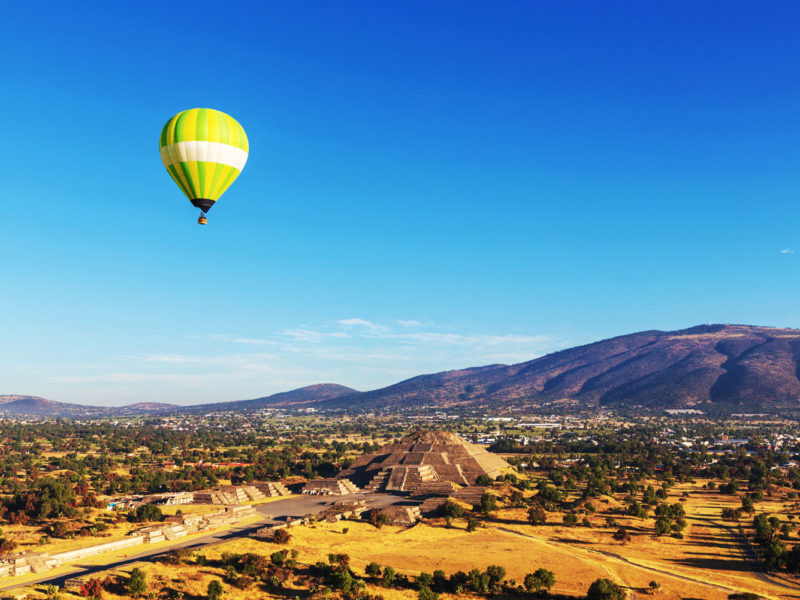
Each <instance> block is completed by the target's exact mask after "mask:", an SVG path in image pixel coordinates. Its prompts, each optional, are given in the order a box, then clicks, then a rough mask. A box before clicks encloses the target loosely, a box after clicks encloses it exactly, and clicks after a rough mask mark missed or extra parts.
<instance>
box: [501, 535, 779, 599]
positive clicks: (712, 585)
mask: <svg viewBox="0 0 800 600" xmlns="http://www.w3.org/2000/svg"><path fill="white" fill-rule="evenodd" d="M497 530H498V531H502V532H503V533H510V534H512V535H518V536H521V537H525V538H530V539H532V540H537V541H539V542H545V543H547V544H554V545H557V546H560V547H566V548H569V549H570V550H571V551H572V553H573V554H572V556H573V557H574V558H578V559H580V558H581V557H580V556H578V553H580V552H585V553H587V554H599V555H601V556H604V557H606V558H610V559H612V560H615V561H618V562H621V563H623V564H625V565H627V566H631V567H636V568H637V569H642V570H644V571H647V572H649V573H658V574H659V575H666V576H667V577H672V578H674V579H680V580H681V581H687V582H689V583H694V584H697V585H702V586H705V587H710V588H714V589H717V590H722V591H724V592H741V591H742V590H741V589H740V588H734V587H728V586H725V585H721V584H718V583H710V582H708V581H703V580H702V579H695V578H694V577H689V576H688V575H679V574H677V573H674V572H672V571H666V570H663V569H657V568H656V567H648V566H646V565H640V564H638V563H635V562H632V561H630V560H628V559H627V558H625V557H624V556H620V555H619V554H616V553H614V552H608V551H606V550H596V549H593V548H580V549H579V548H575V547H574V546H572V545H571V544H566V543H563V542H556V541H553V540H550V539H547V538H544V537H539V536H535V535H529V534H527V533H522V532H520V531H515V530H513V529H506V528H505V527H498V528H497ZM769 583H772V582H771V581H770V582H769Z"/></svg>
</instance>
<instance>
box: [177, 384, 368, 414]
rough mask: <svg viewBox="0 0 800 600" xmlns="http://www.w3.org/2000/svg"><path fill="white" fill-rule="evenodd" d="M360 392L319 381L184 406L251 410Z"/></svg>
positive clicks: (317, 401) (316, 401)
mask: <svg viewBox="0 0 800 600" xmlns="http://www.w3.org/2000/svg"><path fill="white" fill-rule="evenodd" d="M358 393H359V392H358V391H356V390H354V389H353V388H349V387H346V386H343V385H338V384H336V383H317V384H315V385H307V386H306V387H302V388H298V389H296V390H291V391H289V392H279V393H277V394H272V395H271V396H263V397H261V398H253V399H252V400H233V401H231V402H215V403H213V404H198V405H195V406H188V407H183V408H184V409H185V410H193V411H196V410H203V411H209V410H242V409H245V410H249V409H257V408H265V407H287V406H293V407H299V406H304V405H306V404H318V403H320V402H324V401H326V400H332V399H335V398H338V397H340V396H352V395H354V394H358Z"/></svg>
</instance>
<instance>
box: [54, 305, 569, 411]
mask: <svg viewBox="0 0 800 600" xmlns="http://www.w3.org/2000/svg"><path fill="white" fill-rule="evenodd" d="M187 339H188V340H197V342H196V343H192V342H191V341H190V342H189V351H188V352H186V351H173V349H172V348H164V349H159V350H160V351H156V352H150V353H142V354H137V355H127V356H121V357H119V358H117V359H112V360H109V361H108V363H107V364H106V367H107V368H106V369H105V370H103V371H101V369H102V367H101V366H100V365H94V366H93V367H92V368H86V369H83V368H80V369H78V368H75V369H62V368H58V369H57V371H56V372H55V373H54V372H52V371H51V372H50V373H49V374H48V375H50V377H48V378H47V381H48V382H49V383H52V384H54V385H59V386H66V387H65V388H64V389H67V390H72V389H75V390H79V389H80V390H83V389H85V390H87V391H92V393H94V394H95V396H96V397H98V398H99V397H101V396H103V394H105V395H106V396H107V397H113V398H115V399H117V400H119V399H121V398H127V399H129V400H131V399H137V398H138V399H148V398H149V399H154V396H155V394H161V395H160V396H158V397H157V399H159V400H163V401H176V400H178V401H181V400H180V399H183V401H184V402H186V401H189V402H196V401H200V400H202V401H205V402H210V401H216V400H231V399H237V398H248V397H257V396H261V395H265V394H270V393H274V392H278V391H285V390H288V389H292V388H296V387H301V386H303V385H308V384H311V383H319V382H321V381H330V382H337V383H342V384H346V385H350V386H352V387H355V388H357V389H362V390H366V389H376V388H380V387H383V386H385V385H390V384H392V383H395V382H397V381H400V380H402V379H405V378H407V377H412V376H415V375H419V374H422V373H432V372H437V371H445V370H451V369H459V368H466V367H472V366H479V365H484V364H490V363H506V364H509V363H517V362H523V361H526V360H530V359H533V358H537V357H538V356H541V355H543V354H546V353H548V352H552V351H554V350H560V349H562V348H564V347H566V346H567V345H571V344H567V343H566V342H565V341H564V340H559V339H556V338H553V337H552V336H549V335H544V334H525V333H519V332H500V333H491V332H488V333H487V332H470V331H464V329H463V328H460V329H457V328H456V327H455V326H453V325H446V324H437V323H432V322H429V321H422V320H416V319H386V320H385V321H382V322H376V321H370V320H367V319H363V318H356V317H350V318H343V319H338V320H332V321H328V322H326V323H321V324H317V325H314V324H303V325H301V326H298V327H294V328H287V329H281V330H278V331H275V332H274V333H271V334H267V335H264V334H263V333H259V334H257V335H233V334H208V335H195V336H191V337H189V338H186V339H184V340H182V341H176V348H178V347H180V349H181V350H186V344H187ZM201 340H202V341H203V343H200V341H201ZM229 344H234V346H229ZM226 347H227V348H236V350H237V351H235V352H226V351H225V348H226ZM264 350H267V351H264ZM115 363H116V364H115ZM59 371H60V372H59ZM80 386H84V387H83V388H82V387H80ZM59 389H61V388H59ZM67 393H71V392H67ZM106 396H103V397H106Z"/></svg>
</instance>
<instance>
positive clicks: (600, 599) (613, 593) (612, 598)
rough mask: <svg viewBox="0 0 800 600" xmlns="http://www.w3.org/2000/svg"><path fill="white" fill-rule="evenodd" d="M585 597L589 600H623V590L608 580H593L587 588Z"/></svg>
mask: <svg viewBox="0 0 800 600" xmlns="http://www.w3.org/2000/svg"><path fill="white" fill-rule="evenodd" d="M586 597H587V598H588V599H589V600H623V598H625V590H623V589H622V588H621V587H620V586H618V585H617V584H616V583H614V582H613V581H611V580H610V579H605V578H604V579H595V580H594V581H593V582H592V585H590V586H589V590H588V592H586Z"/></svg>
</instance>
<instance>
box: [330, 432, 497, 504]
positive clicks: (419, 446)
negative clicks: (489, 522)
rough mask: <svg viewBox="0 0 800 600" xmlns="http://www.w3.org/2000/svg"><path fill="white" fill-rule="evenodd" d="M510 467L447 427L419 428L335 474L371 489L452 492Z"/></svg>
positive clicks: (446, 494)
mask: <svg viewBox="0 0 800 600" xmlns="http://www.w3.org/2000/svg"><path fill="white" fill-rule="evenodd" d="M509 469H511V465H509V464H508V463H507V462H506V461H504V460H503V459H502V458H500V457H499V456H496V455H494V454H491V453H490V452H487V451H486V450H485V449H483V448H481V447H480V446H476V445H475V444H471V443H469V442H467V441H466V440H464V439H462V438H460V437H459V436H457V435H456V434H454V433H450V432H448V431H418V432H416V433H412V434H411V435H409V436H407V437H405V438H403V439H401V440H399V441H397V442H393V443H391V444H387V445H385V446H382V447H381V448H379V449H378V450H377V451H376V452H374V453H372V454H365V455H364V456H361V457H360V458H358V460H356V461H355V462H354V463H353V465H352V466H351V467H350V468H348V469H345V470H344V471H342V472H341V473H339V475H338V477H340V478H348V479H350V480H352V481H354V482H355V483H356V484H357V485H363V486H364V490H365V491H370V492H384V491H386V492H400V493H406V494H410V495H435V496H451V495H453V494H454V493H455V492H456V491H457V490H459V489H460V488H462V487H464V486H474V485H475V482H476V481H477V479H478V477H479V476H481V475H487V476H489V477H491V478H492V479H494V478H496V477H498V476H499V475H501V474H502V473H503V472H505V471H506V470H509Z"/></svg>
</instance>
